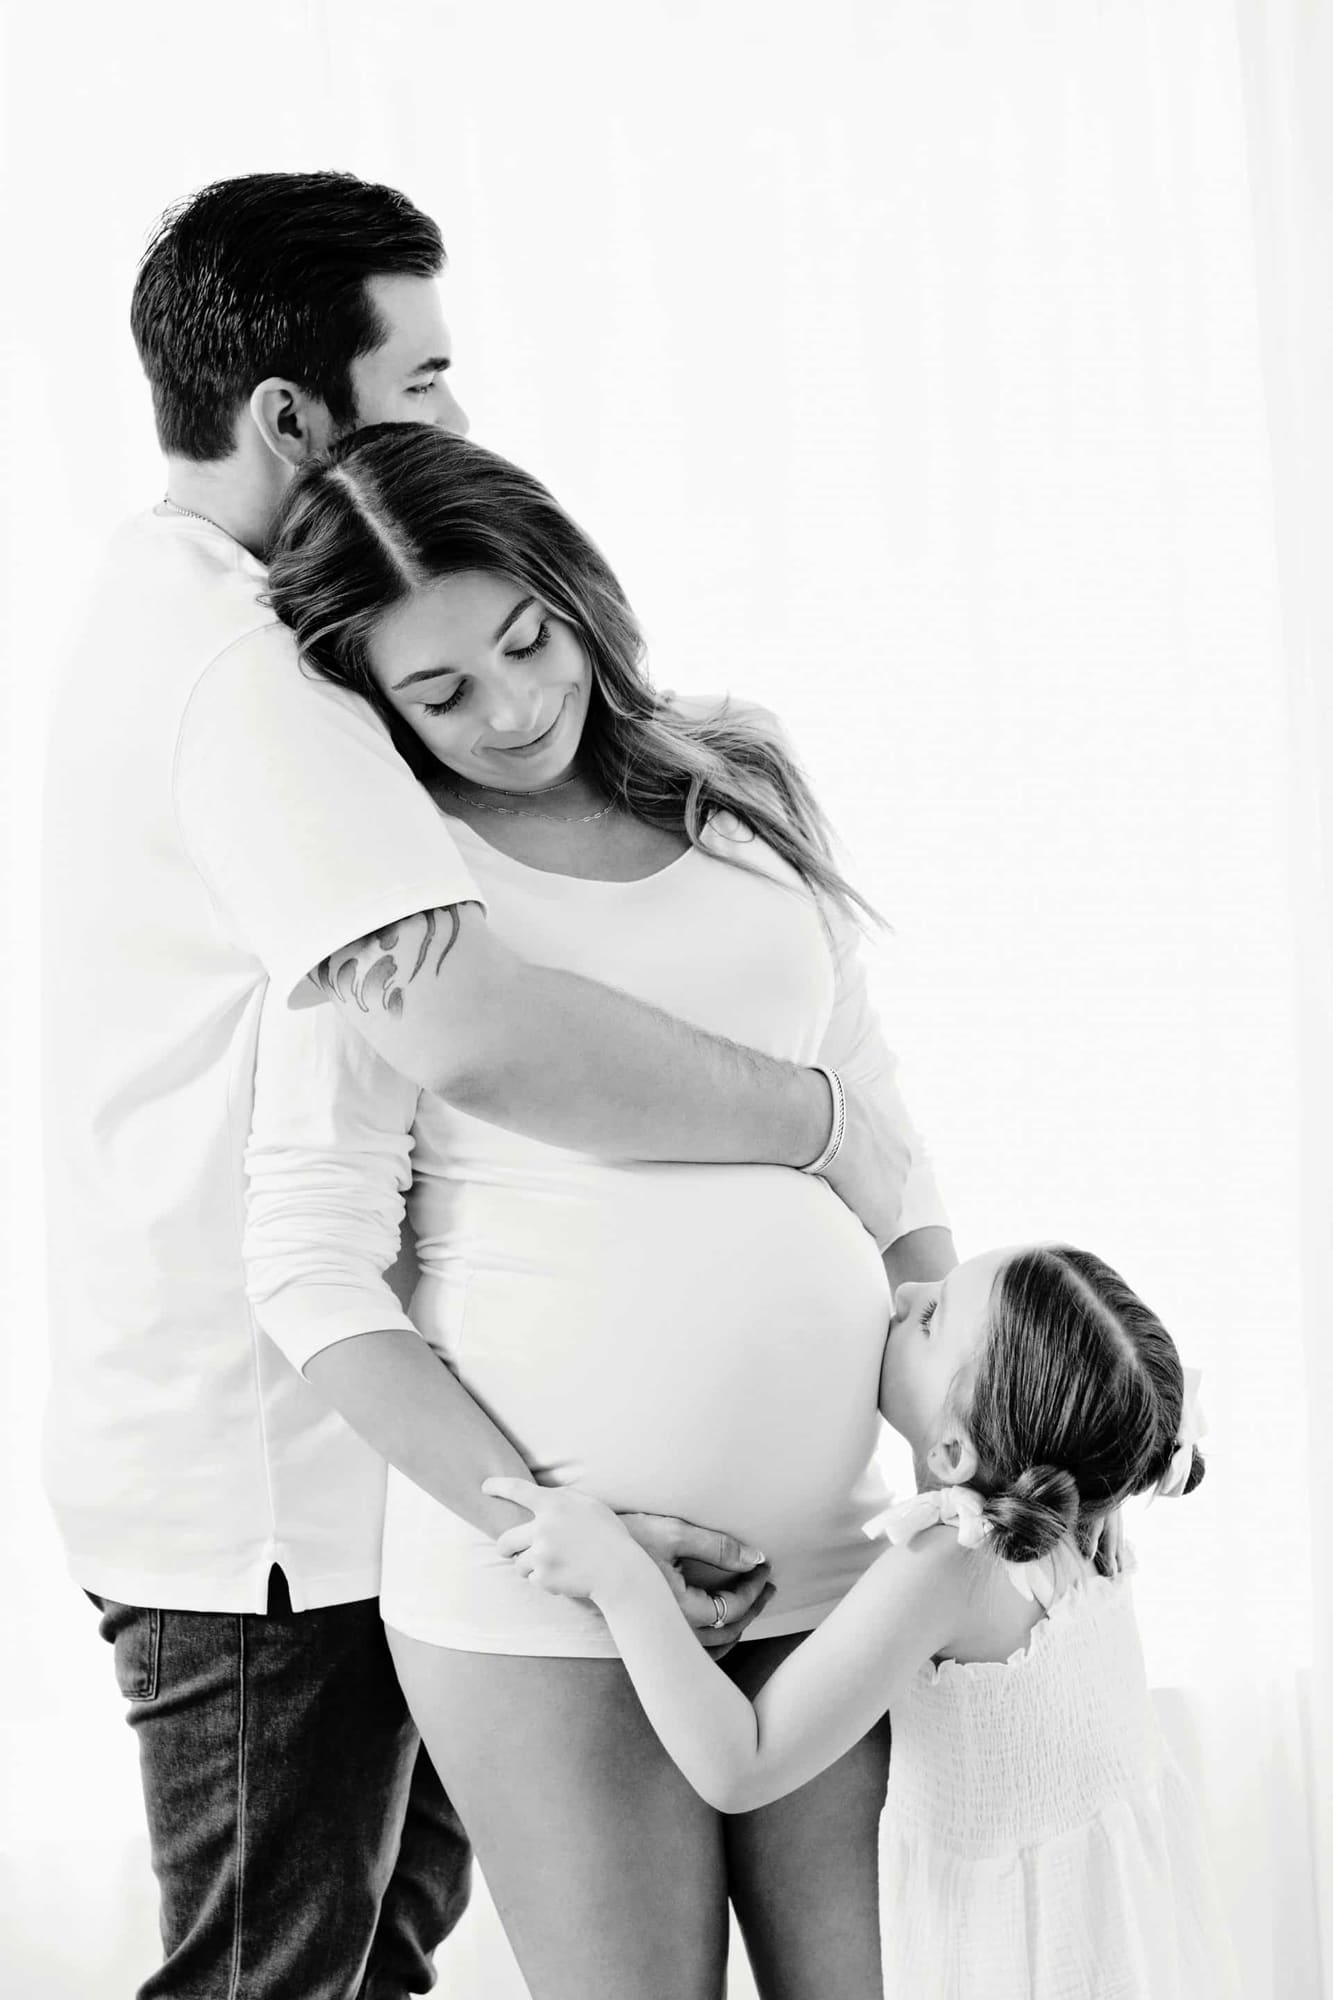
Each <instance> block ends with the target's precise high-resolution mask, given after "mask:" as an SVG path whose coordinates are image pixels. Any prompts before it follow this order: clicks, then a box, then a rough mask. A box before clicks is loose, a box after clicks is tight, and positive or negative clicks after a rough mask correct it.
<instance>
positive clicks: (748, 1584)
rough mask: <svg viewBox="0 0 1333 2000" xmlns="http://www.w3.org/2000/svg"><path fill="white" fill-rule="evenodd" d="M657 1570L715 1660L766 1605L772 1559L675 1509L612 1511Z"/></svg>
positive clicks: (770, 1587) (681, 1611) (695, 1634)
mask: <svg viewBox="0 0 1333 2000" xmlns="http://www.w3.org/2000/svg"><path fill="white" fill-rule="evenodd" d="M617 1518H618V1519H619V1521H620V1523H621V1525H622V1527H623V1528H624V1529H625V1531H626V1532H627V1533H628V1534H630V1535H632V1536H633V1538H634V1540H635V1541H636V1542H637V1543H638V1545H639V1547H640V1548H641V1549H645V1550H646V1551H647V1552H648V1554H649V1555H650V1556H651V1557H652V1559H653V1561H654V1562H655V1563H656V1564H657V1567H658V1568H659V1569H660V1570H661V1572H662V1574H663V1576H664V1577H665V1578H666V1580H667V1584H668V1586H669V1587H670V1590H671V1595H672V1596H673V1597H674V1598H675V1600H676V1603H677V1604H678V1605H679V1607H680V1614H681V1617H682V1618H683V1619H684V1620H685V1623H686V1624H687V1625H689V1626H692V1627H693V1630H694V1636H695V1638H696V1639H697V1640H698V1641H699V1644H700V1645H701V1646H703V1647H704V1648H705V1649H706V1651H708V1652H710V1653H711V1654H712V1656H713V1658H714V1659H715V1660H720V1659H721V1658H722V1657H723V1655H724V1654H726V1653H729V1652H730V1651H731V1649H732V1647H733V1646H734V1645H735V1644H736V1641H737V1640H738V1639H739V1638H740V1636H741V1633H742V1632H743V1631H744V1630H745V1628H746V1626H747V1625H749V1624H752V1623H753V1621H754V1620H755V1619H756V1618H758V1617H759V1615H760V1613H761V1612H762V1611H764V1610H766V1609H767V1607H768V1601H769V1599H770V1598H771V1597H772V1595H773V1590H774V1586H773V1582H772V1575H773V1565H772V1564H771V1563H768V1562H765V1560H764V1558H763V1556H762V1555H761V1554H760V1553H759V1551H758V1550H757V1549H751V1548H747V1547H746V1546H745V1544H744V1543H743V1542H738V1541H737V1540H736V1537H735V1536H734V1535H727V1534H724V1533H723V1532H722V1530H721V1529H719V1528H699V1527H696V1526H695V1524H694V1522H693V1521H682V1520H681V1519H680V1518H679V1517H678V1516H677V1515H675V1514H621V1515H619V1516H618V1517H617Z"/></svg>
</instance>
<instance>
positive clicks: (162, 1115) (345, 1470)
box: [43, 510, 481, 1612]
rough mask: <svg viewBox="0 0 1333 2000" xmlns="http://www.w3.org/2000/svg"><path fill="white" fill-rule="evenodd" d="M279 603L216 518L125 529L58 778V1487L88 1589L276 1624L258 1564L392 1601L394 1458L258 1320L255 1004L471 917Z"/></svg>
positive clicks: (438, 848) (65, 705)
mask: <svg viewBox="0 0 1333 2000" xmlns="http://www.w3.org/2000/svg"><path fill="white" fill-rule="evenodd" d="M264 581H265V576H264V570H263V568H262V566H261V565H260V564H259V563H258V562H256V561H255V560H254V558H253V557H251V556H250V555H249V554H247V552H246V551H245V550H244V549H242V548H240V547H239V545H238V544H237V543H235V542H234V541H232V540H231V538H230V537H229V536H227V535H225V534H223V533H222V532H221V530H220V529H216V528H214V527H212V526H211V525H209V524H207V523H205V522H203V521H199V520H195V519H193V518H187V517H184V516H181V515H176V514H169V513H167V512H166V511H165V510H163V511H155V512H152V513H149V514H146V515H143V516H141V517H139V518H138V519H136V520H135V521H133V522H131V523H130V524H129V525H128V526H127V527H126V528H125V529H124V530H122V532H121V533H120V535H119V536H118V538H117V539H116V541H115V542H114V543H113V545H112V548H111V551H110V555H109V561H108V563H107V566H106V568H105V571H104V573H103V575H102V576H101V578H100V579H99V581H98V582H97V584H96V586H95V587H94V589H93V591H92V594H91V601H90V603H89V605H88V609H87V614H86V617H85V619H84V621H83V624H82V628H81V631H82V637H81V639H80V641H79V643H78V645H77V646H76V648H75V650H74V653H73V656H72V658H71V660H70V663H69V666H68V669H67V671H66V673H65V675H64V677H63V680H62V682H61V684H60V685H59V687H58V689H57V690H56V694H55V700H54V704H53V715H52V735H51V744H50V755H49V763H48V772H47V787H46V836H45V852H44V874H45V913H46V914H45V931H44V949H43V960H44V984H45V992H44V1010H43V1018H44V1027H45V1045H44V1068H45V1076H46V1107H47V1125H46V1159H47V1180H48V1238H49V1258H50V1298H51V1351H52V1389H51V1397H50V1402H49V1406H48V1417H47V1433H46V1467H47V1481H48V1489H49V1492H50V1495H51V1499H52V1502H53V1505H54V1508H55V1512H56V1516H57V1519H58V1522H59V1526H60V1530H61V1534H62V1537H63V1539H64V1542H65V1546H66V1549H67V1551H68V1556H69V1562H70V1567H71V1570H72V1572H73V1574H74V1577H75V1578H76V1580H77V1581H78V1582H79V1583H80V1584H82V1585H83V1587H84V1588H85V1589H87V1590H90V1591H93V1592H95V1593H96V1594H97V1595H99V1596H103V1597H108V1598H116V1599H119V1600H121V1601H122V1602H124V1603H131V1604H146V1605H154V1606H159V1607H163V1608H171V1609H178V1610H199V1611H225V1612H237V1611H262V1610H263V1609H264V1607H265V1603H266V1600H267V1587H268V1576H269V1571H270V1569H271V1567H272V1565H273V1564H274V1563H278V1564H280V1565H281V1567H282V1569H283V1570H284V1571H285V1573H286V1575H287V1579H288V1583H289V1587H290V1590H291V1597H292V1603H293V1606H294V1608H295V1609H297V1610H305V1609H310V1608H312V1607H314V1606H318V1605H326V1604H337V1603H346V1602H350V1601H352V1600H354V1599H357V1598H362V1597H368V1596H373V1595H374V1594H375V1592H376V1590H377V1588H378V1582H379V1543H380V1526H381V1516H382V1509H383V1494H384V1467H383V1463H382V1461H381V1460H380V1459H379V1458H378V1457H377V1456H376V1455H375V1454H374V1453H373V1452H371V1451H370V1450H369V1448H368V1447H367V1446H366V1445H364V1444H363V1443H362V1442H361V1441H360V1439H358V1438H357V1437H356V1436H355V1435H354V1434H353V1433H352V1432H351V1431H350V1430H349V1429H348V1427H347V1425H346V1424H345V1423H344V1422H343V1421H342V1419H341V1418H340V1417H339V1416H337V1415H336V1414H335V1413H334V1412H333V1411H331V1410H330V1409H329V1408H328V1406H327V1405H326V1404H324V1403H323V1402H322V1401H321V1400H320V1399H319V1397H318V1396H317V1395H316V1394H315V1392H314V1390H313V1389H311V1388H310V1387H309V1385H308V1384H307V1383H306V1382H305V1381H303V1380H302V1378H301V1376H300V1375H299V1374H298V1373H297V1372H296V1370H295V1369H294V1368H293V1367H292V1366H291V1365H290V1364H289V1363H288V1362H287V1361H286V1360H285V1359H284V1358H283V1356H282V1355H281V1354H280V1353H279V1352H278V1350H277V1348H276V1347H274V1346H273V1345H272V1344H271V1343H270V1342H269V1340H268V1339H267V1338H266V1336H265V1335H264V1334H262V1333H261V1332H260V1330H259V1328H258V1327H257V1325H256V1323H255V1321H254V1318H253V1316H252V1314H251V1311H250V1309H249V1306H248V1304H247V1302H246V1297H245V1280H244V1272H243V1267H242V1262H241V1240H242V1232H243V1228H244V1195H245V1185H244V1164H243V1163H244V1155H245V1147H246V1141H247V1138H248V1136H249V1129H250V1106H251V1096H252V1089H253V1078H254V1065H255V1050H256V1040H257V1035H258V1029H259V1019H260V1011H261V1006H262V1003H263V1000H264V995H265V992H266V990H267V989H268V988H269V987H270V985H271V986H272V988H273V989H274V991H275V994H280V995H282V996H283V997H284V998H286V999H288V1000H289V1001H290V1002H291V1003H292V1004H297V1005H300V1004H305V1003H306V1002H310V1003H312V1004H317V1003H318V1001H319V996H318V994H317V992H316V989H315V988H314V986H313V984H312V983H311V982H310V981H309V980H308V979H307V977H306V975H307V974H308V973H309V972H310V970H311V969H312V967H314V966H316V965H317V964H319V962H320V961H321V960H322V959H324V958H325V957H327V956H328V954H329V953H330V952H331V951H334V950H336V949H337V947H338V946H340V945H343V944H347V943H349V942H350V941H351V940H352V939H354V938H358V937H363V936H365V935H366V934H367V933H368V932H370V931H372V930H376V929H380V928H382V927H384V926H386V925H388V924H391V923H393V922H394V921H395V920H396V919H398V918H401V917H404V916H407V915H410V914H411V913H412V912H413V911H416V910H423V909H433V908H437V907H440V906H443V905H446V904H451V903H459V902H466V901H480V900H481V898H480V897H479V896H478V894H477V891H476V889H475V888H474V886H473V884H472V881H471V879H470V878H469V875H468V871H467V869H466V867H465V866H464V864H463V862H462V860H461V858H460V856H459V853H458V850H457V848H456V847H455V845H454V843H453V841H452V839H451V838H450V835H449V832H448V829H447V826H446V824H445V822H444V821H443V820H442V818H441V816H440V815H439V814H438V813H437V811H436V810H435V808H434V806H433V805H432V803H431V801H430V799H429V798H428V797H427V796H426V794H425V792H424V791H423V790H422V789H421V788H420V786H419V785H418V784H417V783H416V781H415V780H414V779H413V777H412V776H411V774H410V772H409V771H408V769H407V767H406V765H405V764H404V763H403V762H402V760H401V759H400V758H399V757H398V755H397V753H396V751H395V750H394V748H393V746H392V743H391V742H390V739H389V736H388V733H387V731H386V730H385V728H384V726H383V724H382V723H381V722H380V720H379V719H378V718H377V717H376V716H375V715H374V714H373V712H372V711H371V710H370V709H369V708H368V707H367V706H366V704H364V703H363V702H361V701H360V700H358V699H357V698H356V697H355V696H352V695H349V694H347V693H346V692H344V691H343V690H341V689H338V688H334V687H332V686H330V685H329V684H328V683H327V682H323V681H321V680H319V679H317V678H316V677H315V676H314V675H313V674H312V673H311V672H310V671H309V670H308V669H306V668H304V667H303V666H302V665H301V662H300V661H299V659H298V657H297V654H296V650H295V646H294V643H293V640H292V638H291V635H290V633H289V632H288V631H287V630H286V628H285V627H284V626H282V625H280V624H279V623H278V622H277V620H276V619H275V618H274V616H273V614H272V613H271V612H270V611H268V610H267V609H265V608H264V606H262V605H261V604H260V603H259V602H258V597H259V593H260V592H261V591H262V589H263V587H264ZM393 1323H395V1324H398V1325H401V1326H410V1324H411V1322H410V1321H409V1320H408V1319H407V1318H406V1317H405V1316H402V1317H400V1318H399V1319H397V1320H396V1321H394V1322H393ZM330 1331H331V1337H332V1338H338V1337H340V1336H341V1330H340V1329H338V1328H336V1327H334V1326H332V1325H331V1329H330Z"/></svg>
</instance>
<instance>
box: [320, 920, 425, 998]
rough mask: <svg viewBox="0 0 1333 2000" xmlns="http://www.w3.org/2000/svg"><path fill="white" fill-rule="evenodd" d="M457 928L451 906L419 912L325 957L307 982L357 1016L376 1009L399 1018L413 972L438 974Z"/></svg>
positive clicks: (372, 932)
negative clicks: (350, 1006)
mask: <svg viewBox="0 0 1333 2000" xmlns="http://www.w3.org/2000/svg"><path fill="white" fill-rule="evenodd" d="M460 928H461V926H460V924H459V920H458V911H457V910H456V909H455V908H454V906H453V904H449V905H448V906H447V907H446V908H445V909H442V910H421V911H419V912H418V913H417V915H416V916H414V917H404V918H403V919H402V920H401V921H400V922H399V923H396V924H388V925H386V927H385V928H384V929H383V930H382V931H371V932H370V933H369V935H368V936H366V937H363V938H356V939H355V940H354V941H353V942H352V943H351V944H345V945H343V946H342V948H341V950H339V951H335V952H332V953H330V955H329V957H328V958H326V959H325V960H324V962H323V964H322V965H319V966H316V968H315V971H314V974H313V977H314V979H315V981H316V983H317V985H319V986H321V987H323V989H324V991H325V992H326V993H327V994H329V995H330V996H331V997H332V998H333V999H335V1000H341V1001H343V1002H344V1003H346V1002H349V1001H350V1002H351V1003H353V1004H354V1005H355V1006H357V1007H359V1008H360V1009H361V1012H362V1013H363V1014H369V1013H370V1011H371V1009H372V1008H373V1007H375V1006H376V1005H378V1006H380V1007H382V1008H383V1009H384V1011H385V1013H386V1014H401V1013H402V1011H403V999H404V994H405V989H406V988H407V987H408V986H410V985H411V984H412V981H413V980H414V979H415V978H416V976H417V974H418V973H419V972H422V971H424V970H426V969H429V970H430V971H431V972H432V973H437V972H438V971H439V969H440V967H441V966H442V965H443V964H444V961H445V959H446V958H448V956H449V954H450V952H451V951H452V950H453V948H454V946H455V945H456V944H457V942H458V933H459V930H460ZM432 961H433V962H432Z"/></svg>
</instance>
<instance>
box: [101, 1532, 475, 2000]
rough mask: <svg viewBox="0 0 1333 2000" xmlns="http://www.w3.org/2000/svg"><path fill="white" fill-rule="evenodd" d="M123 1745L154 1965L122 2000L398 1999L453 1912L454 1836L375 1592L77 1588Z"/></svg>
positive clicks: (462, 1898)
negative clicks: (146, 1844)
mask: <svg viewBox="0 0 1333 2000" xmlns="http://www.w3.org/2000/svg"><path fill="white" fill-rule="evenodd" d="M93 1601H94V1602H95V1603H97V1604H98V1605H99V1609H100V1610H101V1612H102V1623H101V1632H102V1636H103V1638H105V1639H107V1640H109V1641H110V1642H111V1644H112V1646H113V1647H114V1649H115V1665H116V1678H117V1680H118V1682H119V1685H120V1689H121V1693H122V1694H123V1695H124V1696H125V1699H126V1701H127V1702H128V1704H129V1716H128V1719H129V1722H130V1725H131V1727H132V1728H133V1729H134V1731H135V1734H136V1735H137V1737H138V1742H139V1762H140V1769H141V1772H142V1776H143V1790H144V1803H145V1806H146V1808H147V1816H148V1832H149V1840H150V1844H151V1852H152V1861H153V1871H154V1873H155V1874H156V1876H157V1878H158V1882H159V1885H160V1889H161V1927H162V1945H163V1957H164V1962H163V1964H162V1966H161V1968H160V1969H159V1970H158V1971H156V1972H154V1973H152V1974H151V1975H150V1976H149V1978H148V1979H146V1980H145V1981H144V1983H143V1985H142V1986H141V1987H140V1988H139V2000H405V1996H406V1995H408V1994H410V1993H425V1992H428V1991H429V1990H430V1988H431V1987H432V1986H433V1985H434V1983H435V1974H434V1971H433V1969H432V1965H431V1959H432V1955H433V1953H434V1950H435V1947H436V1946H437V1945H438V1944H439V1943H440V1941H441V1940H442V1939H443V1938H445V1937H447V1936H448V1934H449V1932H450V1931H451V1930H452V1929H453V1927H454V1925H455V1924H456V1923H457V1921H458V1919H459V1917H460V1916H461V1915H462V1913H463V1910H464V1908H465V1907H466V1905H467V1897H468V1885H469V1872H470V1862H471V1856H470V1851H469V1848H468V1844H467V1838H466V1835H465V1834H464V1832H463V1829H462V1826H461V1825H460V1823H459V1821H458V1818H457V1815H456V1814H455V1813H454V1811H453V1808H452V1807H451V1806H450V1804H449V1802H448V1800H447V1798H446V1797H445V1795H444V1792H443V1789H442V1788H441V1786H440V1782H439V1780H438V1778H437V1777H436V1776H435V1772H434V1769H433V1767H432V1765H431V1763H430V1760H429V1759H428V1757H427V1756H426V1753H425V1751H424V1750H423V1749H422V1748H421V1746H420V1739H419V1738H418V1736H417V1733H416V1730H415V1729H414V1727H413V1725H412V1722H411V1719H410V1717H409V1716H408V1713H407V1708H406V1705H405V1703H404V1701H403V1697H402V1693H401V1691H400V1689H399V1687H398V1682H397V1679H396V1678H395V1675H394V1671H393V1663H392V1661H391V1660H390V1657H389V1650H388V1646H387V1645H386V1643H385V1638H384V1628H383V1626H382V1625H381V1623H380V1617H379V1607H378V1604H377V1603H376V1601H375V1600H374V1599H369V1600H367V1601H365V1602H363V1603H359V1604H340V1605H334V1606H331V1607H330V1608H328V1609H327V1610H322V1611H306V1612H301V1613H299V1614H297V1613H293V1612H292V1611H291V1610H290V1600H289V1599H288V1598H287V1595H286V1584H285V1581H284V1580H283V1579H282V1577H281V1573H280V1572H276V1571H275V1573H274V1589H273V1591H272V1592H271V1594H270V1599H269V1612H268V1614H267V1615H265V1616H258V1615H242V1616H236V1615H232V1614H223V1613H217V1612H197V1611H157V1610H151V1609H145V1608H143V1607H138V1606H132V1605H124V1604H114V1603H111V1602H110V1601H101V1600H98V1599H94V1600H93Z"/></svg>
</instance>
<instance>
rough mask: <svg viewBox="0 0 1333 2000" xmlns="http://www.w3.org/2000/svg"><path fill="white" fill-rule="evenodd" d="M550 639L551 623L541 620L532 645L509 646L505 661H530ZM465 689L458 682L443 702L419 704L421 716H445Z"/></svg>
mask: <svg viewBox="0 0 1333 2000" xmlns="http://www.w3.org/2000/svg"><path fill="white" fill-rule="evenodd" d="M550 639H551V621H550V619H549V618H543V619H542V621H541V624H540V625H539V626H538V627H537V631H536V634H535V636H534V638H533V640H532V644H531V645H530V646H511V647H510V648H509V649H508V650H507V652H506V653H505V658H506V659H507V660H530V659H532V658H533V657H534V655H535V654H537V653H540V652H541V650H542V648H543V647H544V646H547V645H549V644H550ZM466 688H467V682H466V681H460V682H459V683H458V686H457V687H456V688H455V689H454V691H453V693H452V694H449V695H446V696H445V698H444V700H443V701H423V702H422V704H421V712H422V714H423V715H447V714H448V713H449V711H450V709H451V708H456V707H457V706H458V704H459V702H460V701H461V700H462V699H463V695H464V692H465V691H466Z"/></svg>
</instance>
